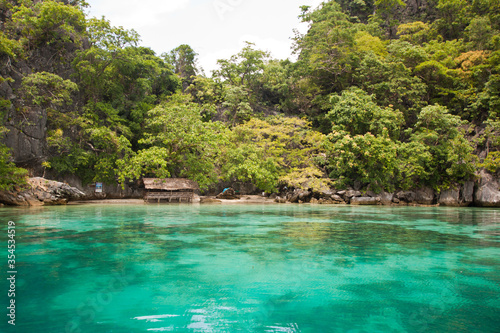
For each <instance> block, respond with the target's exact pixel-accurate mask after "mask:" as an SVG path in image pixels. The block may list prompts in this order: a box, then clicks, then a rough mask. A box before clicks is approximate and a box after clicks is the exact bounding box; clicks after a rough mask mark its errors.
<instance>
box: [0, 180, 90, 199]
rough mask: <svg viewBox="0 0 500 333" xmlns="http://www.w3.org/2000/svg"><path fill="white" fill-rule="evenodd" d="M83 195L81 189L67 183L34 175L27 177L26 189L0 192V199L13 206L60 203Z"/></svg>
mask: <svg viewBox="0 0 500 333" xmlns="http://www.w3.org/2000/svg"><path fill="white" fill-rule="evenodd" d="M84 195H85V194H84V193H83V192H82V191H80V190H79V189H77V188H75V187H71V186H69V185H68V184H65V183H61V182H57V181H53V180H48V179H45V178H41V177H35V178H29V179H28V187H27V188H26V189H23V190H20V191H9V192H0V201H1V202H3V203H5V204H8V205H14V206H41V205H61V204H66V203H67V202H68V201H69V200H73V199H80V198H82V197H83V196H84Z"/></svg>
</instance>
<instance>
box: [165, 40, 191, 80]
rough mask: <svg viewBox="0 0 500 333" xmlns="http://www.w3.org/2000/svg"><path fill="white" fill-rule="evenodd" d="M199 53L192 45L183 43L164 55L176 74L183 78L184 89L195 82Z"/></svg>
mask: <svg viewBox="0 0 500 333" xmlns="http://www.w3.org/2000/svg"><path fill="white" fill-rule="evenodd" d="M197 55H198V54H197V53H196V52H195V51H194V50H193V49H192V48H191V46H189V45H186V44H182V45H180V46H178V47H176V48H175V49H173V50H172V51H170V53H169V54H165V55H164V57H165V60H166V62H167V63H169V64H170V65H171V66H172V67H173V68H174V72H175V74H177V75H179V77H180V78H181V80H182V83H183V88H184V89H186V88H187V87H188V86H189V85H190V84H191V83H192V82H193V80H194V79H195V76H196V73H197V72H198V69H197V68H196V56H197Z"/></svg>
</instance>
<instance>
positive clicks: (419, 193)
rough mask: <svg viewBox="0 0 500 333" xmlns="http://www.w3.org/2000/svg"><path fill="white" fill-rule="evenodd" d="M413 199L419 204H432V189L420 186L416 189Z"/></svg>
mask: <svg viewBox="0 0 500 333" xmlns="http://www.w3.org/2000/svg"><path fill="white" fill-rule="evenodd" d="M415 201H416V202H417V203H418V204H421V205H432V204H433V203H434V190H433V189H432V188H430V187H422V188H420V189H418V190H416V191H415Z"/></svg>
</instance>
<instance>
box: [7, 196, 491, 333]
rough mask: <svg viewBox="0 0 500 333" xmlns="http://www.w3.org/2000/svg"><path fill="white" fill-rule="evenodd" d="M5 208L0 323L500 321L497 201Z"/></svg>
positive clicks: (134, 328) (478, 327)
mask: <svg viewBox="0 0 500 333" xmlns="http://www.w3.org/2000/svg"><path fill="white" fill-rule="evenodd" d="M0 221H1V227H0V232H1V234H2V237H1V238H0V240H1V242H0V246H1V247H3V249H2V253H4V255H2V256H1V257H0V258H3V259H0V267H2V268H1V273H0V274H1V275H0V276H1V277H2V280H1V282H0V288H1V289H0V295H1V296H0V301H1V302H2V303H1V306H0V308H1V309H4V310H1V311H0V318H1V319H0V320H1V322H0V332H26V333H28V332H29V333H31V332H33V333H39V332H41V333H44V332H48V333H59V332H61V333H66V332H68V333H69V332H71V333H76V332H80V333H86V332H89V333H103V332H116V333H130V332H132V333H134V332H352V333H354V332H369V333H372V332H481V333H485V332H486V333H488V332H492V333H493V332H500V210H495V209H476V208H459V209H456V208H422V207H412V208H406V207H404V208H403V207H350V206H311V205H222V206H221V205H208V206H199V205H129V206H118V205H108V206H104V205H84V206H66V207H49V208H47V207H45V208H32V209H17V208H2V209H0ZM8 221H13V222H15V227H16V229H15V230H16V234H15V241H16V252H15V255H16V271H17V274H16V280H15V294H16V295H15V297H8V290H9V283H8V281H7V278H6V277H8V275H7V271H8V267H7V255H8V251H7V240H8V237H7V223H8ZM2 244H3V245H2ZM2 261H3V262H2ZM13 298H14V299H15V302H16V303H15V304H16V321H15V323H16V325H15V327H14V326H12V325H9V324H8V323H7V321H8V320H9V317H8V316H6V314H7V313H8V311H9V310H8V309H6V307H7V306H9V301H10V300H11V299H13Z"/></svg>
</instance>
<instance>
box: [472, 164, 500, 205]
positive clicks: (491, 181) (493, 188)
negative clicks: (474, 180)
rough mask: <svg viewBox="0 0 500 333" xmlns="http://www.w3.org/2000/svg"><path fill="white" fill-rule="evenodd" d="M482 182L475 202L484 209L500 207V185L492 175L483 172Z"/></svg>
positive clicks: (475, 196)
mask: <svg viewBox="0 0 500 333" xmlns="http://www.w3.org/2000/svg"><path fill="white" fill-rule="evenodd" d="M479 175H480V177H481V180H480V181H479V184H478V185H479V186H478V188H477V190H476V193H475V195H474V202H475V204H476V205H478V206H482V207H500V191H499V189H500V185H499V182H498V180H497V179H495V178H494V177H493V176H492V175H491V174H489V173H487V172H485V171H481V173H480V174H479Z"/></svg>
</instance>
